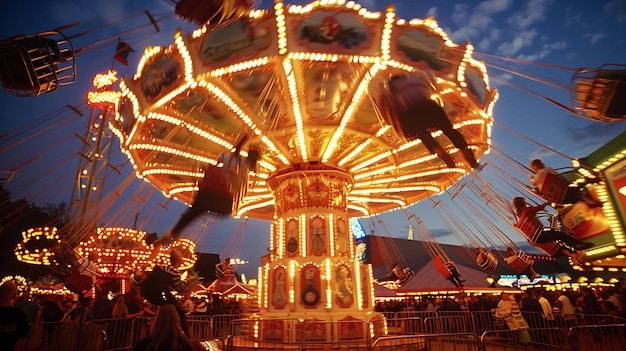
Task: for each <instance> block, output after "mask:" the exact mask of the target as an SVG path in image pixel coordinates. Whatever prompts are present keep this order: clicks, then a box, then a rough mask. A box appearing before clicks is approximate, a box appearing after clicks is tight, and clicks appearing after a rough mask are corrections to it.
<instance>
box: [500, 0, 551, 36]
mask: <svg viewBox="0 0 626 351" xmlns="http://www.w3.org/2000/svg"><path fill="white" fill-rule="evenodd" d="M551 3H552V1H551V0H531V1H529V2H528V3H527V4H526V8H525V9H524V10H523V11H519V12H516V13H514V14H513V15H512V16H511V17H510V18H509V21H508V22H509V24H510V25H511V26H513V27H514V28H517V29H521V30H524V29H527V28H529V27H530V26H532V25H533V24H535V23H537V22H541V21H543V20H545V19H546V17H545V14H546V12H547V10H548V7H549V5H550V4H551Z"/></svg>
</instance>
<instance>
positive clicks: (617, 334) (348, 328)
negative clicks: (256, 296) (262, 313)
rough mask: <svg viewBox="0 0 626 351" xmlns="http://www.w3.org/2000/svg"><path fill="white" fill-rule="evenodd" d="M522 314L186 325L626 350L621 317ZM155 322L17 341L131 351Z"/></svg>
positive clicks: (311, 337) (294, 340)
mask: <svg viewBox="0 0 626 351" xmlns="http://www.w3.org/2000/svg"><path fill="white" fill-rule="evenodd" d="M523 316H524V318H525V319H526V321H527V322H528V325H529V327H530V329H529V330H528V331H527V332H521V331H517V330H514V331H511V330H508V327H507V325H506V323H504V322H503V321H502V320H501V319H500V318H496V317H495V316H494V315H493V314H492V313H491V312H467V311H460V312H438V313H434V312H412V311H408V312H398V313H387V314H386V317H387V319H386V320H385V321H384V327H385V329H384V330H385V333H382V334H384V335H382V337H379V336H380V335H379V334H380V333H378V332H376V333H375V334H376V336H375V337H371V335H372V330H380V329H381V327H382V325H383V322H382V321H375V322H372V323H370V322H367V321H334V322H331V321H301V320H298V319H263V320H256V319H238V316H237V315H214V316H209V315H206V316H204V315H202V316H200V315H194V316H189V317H188V318H187V324H188V326H189V336H190V338H191V339H192V341H204V340H212V339H221V340H224V341H225V346H226V347H227V349H229V350H248V349H250V350H252V349H259V348H261V349H262V348H266V349H294V350H307V349H342V348H344V347H346V345H349V348H350V350H361V349H362V350H372V349H374V348H377V347H378V348H382V346H381V345H383V344H384V345H386V344H394V345H396V344H397V346H393V347H394V348H395V349H398V350H417V349H419V345H413V344H411V343H412V342H413V341H414V342H415V343H417V344H420V343H422V341H424V340H426V341H428V342H429V343H433V345H435V344H436V346H432V347H431V348H429V350H431V349H435V350H437V349H438V348H439V347H440V346H441V345H443V344H437V342H436V340H438V339H436V338H434V337H431V336H433V335H434V336H437V337H439V336H441V335H452V334H454V335H457V336H459V338H461V339H463V338H465V339H467V338H468V337H463V336H462V335H475V336H478V335H480V336H481V338H480V339H481V341H480V342H481V344H483V345H484V346H485V347H486V351H489V350H491V349H493V350H495V349H498V350H507V349H515V350H524V349H525V347H529V348H531V347H537V346H540V347H541V346H543V347H547V346H549V347H551V348H554V349H555V350H560V349H568V350H574V349H576V350H580V349H582V350H591V349H593V350H594V351H604V350H608V351H612V350H625V349H626V331H625V328H624V324H625V322H626V321H625V320H624V319H621V318H619V317H614V316H610V315H583V314H579V315H575V318H563V317H561V316H557V317H556V319H554V320H547V319H545V318H544V317H543V315H542V314H541V313H523ZM151 321H152V318H143V317H141V318H133V319H107V320H97V321H91V322H88V323H85V324H79V323H76V322H59V323H37V324H34V325H33V326H32V328H31V333H30V335H29V337H28V338H26V339H25V340H20V341H19V342H18V344H17V345H16V348H15V350H17V351H35V350H36V351H55V350H69V351H73V350H96V351H122V350H132V348H133V346H134V345H135V343H136V342H137V341H138V340H139V339H140V338H142V337H144V336H145V335H147V333H148V331H149V327H150V322H151ZM465 339H463V340H465ZM399 340H404V341H399ZM411 340H413V341H411ZM385 343H386V344H385ZM402 343H404V344H402ZM407 343H408V344H407ZM405 344H407V345H405ZM457 344H458V345H457ZM470 344H472V343H471V342H469V341H467V342H466V341H463V342H458V343H456V344H454V345H452V344H450V345H448V344H446V345H447V346H446V347H451V348H450V349H454V347H460V348H461V349H462V350H465V349H468V348H469V349H471V347H473V346H469V345H470ZM401 345H404V346H401ZM409 345H410V346H409ZM463 345H465V346H463ZM472 345H473V344H472ZM390 347H391V346H390ZM489 347H491V348H489ZM488 349H489V350H488ZM446 350H447V349H446Z"/></svg>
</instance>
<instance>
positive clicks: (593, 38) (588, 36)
mask: <svg viewBox="0 0 626 351" xmlns="http://www.w3.org/2000/svg"><path fill="white" fill-rule="evenodd" d="M604 37H606V34H604V33H585V34H583V38H584V39H587V40H589V42H590V43H591V44H594V43H595V42H597V41H598V40H600V39H602V38H604Z"/></svg>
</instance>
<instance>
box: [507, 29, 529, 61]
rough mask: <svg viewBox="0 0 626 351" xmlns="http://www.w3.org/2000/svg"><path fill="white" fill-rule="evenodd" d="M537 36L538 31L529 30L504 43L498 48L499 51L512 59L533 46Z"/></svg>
mask: <svg viewBox="0 0 626 351" xmlns="http://www.w3.org/2000/svg"><path fill="white" fill-rule="evenodd" d="M536 36H537V31H536V30H534V29H533V30H528V31H525V32H521V33H519V34H518V35H517V36H516V37H515V38H513V40H512V41H510V42H506V43H502V44H500V45H499V46H498V51H499V52H500V53H501V54H503V55H504V56H507V57H511V56H514V55H515V54H517V53H518V52H519V51H520V50H522V49H523V48H525V47H528V46H530V45H532V43H533V39H534V38H535V37H536Z"/></svg>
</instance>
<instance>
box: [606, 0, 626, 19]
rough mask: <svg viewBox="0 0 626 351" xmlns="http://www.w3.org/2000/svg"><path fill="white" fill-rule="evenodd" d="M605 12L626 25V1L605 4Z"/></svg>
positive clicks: (617, 0)
mask: <svg viewBox="0 0 626 351" xmlns="http://www.w3.org/2000/svg"><path fill="white" fill-rule="evenodd" d="M603 9H604V12H606V13H609V14H613V15H614V16H615V19H616V20H617V22H619V23H626V1H624V0H611V1H608V2H607V3H605V4H604V8H603Z"/></svg>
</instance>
